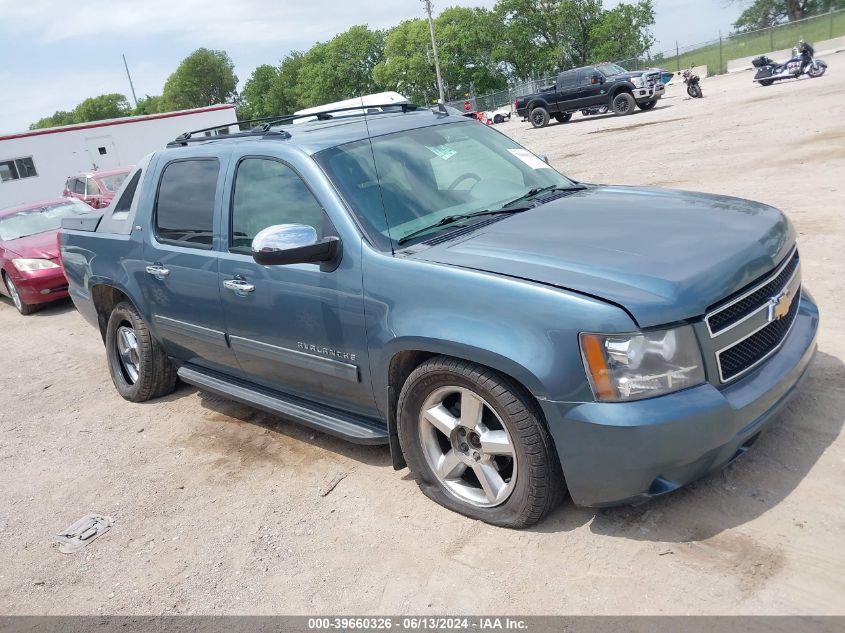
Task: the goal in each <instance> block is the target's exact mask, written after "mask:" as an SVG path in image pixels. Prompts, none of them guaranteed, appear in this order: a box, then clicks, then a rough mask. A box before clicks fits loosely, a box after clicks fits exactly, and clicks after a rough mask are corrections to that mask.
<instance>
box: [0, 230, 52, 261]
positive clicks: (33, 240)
mask: <svg viewBox="0 0 845 633" xmlns="http://www.w3.org/2000/svg"><path fill="white" fill-rule="evenodd" d="M57 233H58V230H56V231H45V232H44V233H36V234H35V235H27V236H26V237H19V238H18V239H16V240H7V241H6V242H4V243H3V245H4V246H5V247H6V249H7V250H9V251H11V252H13V253H14V254H15V255H17V256H18V257H22V258H33V259H56V258H57V257H58V256H59V247H58V244H57V243H56V234H57Z"/></svg>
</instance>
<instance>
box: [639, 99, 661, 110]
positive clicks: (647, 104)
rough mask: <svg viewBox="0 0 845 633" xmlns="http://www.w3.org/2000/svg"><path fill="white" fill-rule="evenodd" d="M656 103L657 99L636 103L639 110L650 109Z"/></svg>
mask: <svg viewBox="0 0 845 633" xmlns="http://www.w3.org/2000/svg"><path fill="white" fill-rule="evenodd" d="M656 105H657V99H652V100H651V101H646V102H644V103H638V104H637V106H639V108H640V110H651V109H652V108H653V107H654V106H656Z"/></svg>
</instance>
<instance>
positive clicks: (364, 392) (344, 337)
mask: <svg viewBox="0 0 845 633" xmlns="http://www.w3.org/2000/svg"><path fill="white" fill-rule="evenodd" d="M232 187H233V191H232V192H230V195H228V196H227V200H230V201H231V204H230V207H229V219H228V222H227V224H226V225H227V226H228V249H227V252H224V253H221V256H220V268H219V284H220V286H219V291H220V297H221V302H222V305H223V314H224V318H225V321H226V329H227V332H228V335H229V343H230V345H231V347H232V350H233V351H234V353H235V356H236V358H237V360H238V363H239V364H240V366H241V369H242V371H243V374H244V377H245V378H247V379H248V380H249V381H251V382H254V383H256V384H259V385H261V386H264V387H266V388H269V389H272V390H275V391H279V392H282V393H286V394H290V395H294V396H300V397H302V398H306V399H308V400H313V401H317V402H320V403H322V404H326V405H329V406H333V407H337V408H343V409H344V410H347V411H350V412H353V413H357V414H360V415H369V416H372V415H375V414H376V407H375V401H374V398H373V391H372V387H371V383H370V375H369V356H368V352H367V340H366V330H365V326H364V301H363V288H362V280H361V267H360V266H361V265H360V260H359V258H358V257H356V256H355V252H354V248H355V245H354V244H344V249H345V250H346V251H347V252H346V256H344V257H343V258H342V259H341V262H340V265H339V266H338V267H337V269H335V270H326V269H324V267H321V265H320V264H288V265H283V266H262V265H260V264H258V263H256V262H255V260H254V259H253V258H252V255H251V248H250V247H251V244H252V239H253V238H254V237H255V235H256V234H257V233H258V232H259V231H261V230H262V229H265V228H267V227H269V226H273V225H279V224H304V225H308V226H312V227H314V229H315V230H316V231H317V236H318V238H322V237H324V236H327V235H332V234H334V227H333V225H332V223H331V222H330V221H329V218H328V216H327V214H326V212H325V210H324V209H323V206H322V205H321V204H320V202H319V200H317V198H316V197H315V196H314V194H313V193H312V192H311V190H310V189H309V188H308V186H307V185H306V183H305V181H304V180H303V179H302V178H301V177H300V175H299V174H298V173H297V172H296V171H295V170H294V169H293V168H292V167H291V166H290V165H289V164H287V163H285V162H283V161H281V160H279V159H277V158H273V157H262V156H247V157H244V158H242V159H241V160H240V161H239V162H238V164H237V166H236V168H235V175H234V180H233V184H232ZM226 225H224V226H226ZM358 249H359V250H360V245H358Z"/></svg>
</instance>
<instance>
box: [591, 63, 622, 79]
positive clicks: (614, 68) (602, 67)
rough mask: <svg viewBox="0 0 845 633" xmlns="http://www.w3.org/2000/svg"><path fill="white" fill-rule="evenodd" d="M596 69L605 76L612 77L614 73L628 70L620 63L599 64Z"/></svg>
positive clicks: (617, 73)
mask: <svg viewBox="0 0 845 633" xmlns="http://www.w3.org/2000/svg"><path fill="white" fill-rule="evenodd" d="M596 70H598V71H599V72H600V73H601V74H602V75H604V76H605V77H612V76H613V75H619V74H621V73H626V72H628V71H627V70H625V69H624V68H622V66H619V65H618V64H599V65H598V66H596Z"/></svg>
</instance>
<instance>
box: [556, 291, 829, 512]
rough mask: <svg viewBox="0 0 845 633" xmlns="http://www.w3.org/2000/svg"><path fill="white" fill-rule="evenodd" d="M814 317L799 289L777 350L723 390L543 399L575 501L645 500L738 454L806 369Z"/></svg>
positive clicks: (812, 349)
mask: <svg viewBox="0 0 845 633" xmlns="http://www.w3.org/2000/svg"><path fill="white" fill-rule="evenodd" d="M818 323H819V312H818V308H817V307H816V305H815V303H813V301H812V299H811V298H810V297H809V293H806V292H805V293H804V295H803V296H802V299H801V304H800V306H799V308H798V316H797V317H796V320H795V324H794V325H793V327H792V330H791V331H790V333H789V335H788V336H787V338H786V340H785V341H784V343H783V346H782V347H781V348H780V350H778V352H776V353H775V354H774V355H773V356H772V357H771V358H770V359H768V360H767V361H766V362H765V363H763V364H762V365H761V366H760V367H759V368H758V369H756V370H754V371H753V372H751V373H750V374H748V376H746V377H744V378H742V379H741V380H738V381H736V382H735V383H732V384H731V385H730V386H728V387H725V388H723V389H717V388H716V387H714V386H713V385H711V384H704V385H700V386H698V387H693V388H691V389H687V390H685V391H681V392H678V393H674V394H670V395H667V396H661V397H658V398H652V399H649V400H640V401H637V402H625V403H595V402H592V403H564V402H553V401H548V400H546V401H541V403H540V404H541V406H542V408H543V411H544V413H545V415H546V420H547V421H548V424H549V429H550V431H551V433H552V437H553V438H554V441H555V445H556V446H557V450H558V455H559V457H560V463H561V466H562V467H563V473H564V477H565V478H566V483H567V486H568V488H569V492H570V495H571V496H572V499H573V501H574V502H575V503H576V504H578V505H584V506H594V507H600V506H611V505H621V504H628V503H638V502H642V501H646V500H648V499H650V498H652V497H655V496H658V495H661V494H664V493H666V492H671V491H672V490H675V489H677V488H679V487H680V486H683V485H684V484H687V483H689V482H691V481H693V480H695V479H698V478H699V477H702V476H703V475H706V474H707V473H710V472H712V471H714V470H718V469H720V468H722V467H724V466H726V465H727V464H728V463H730V462H731V461H733V460H734V459H735V458H736V457H739V456H740V455H742V454H743V453H744V452H745V451H746V450H747V449H748V448H749V447H750V446H751V444H753V443H754V442H755V441H756V439H757V437H758V435H759V434H760V431H761V430H762V429H763V428H764V427H765V426H766V424H767V423H768V422H769V421H770V420H771V419H772V417H773V416H774V415H775V413H776V412H777V411H778V410H779V409H780V407H781V406H783V405H784V403H785V402H786V401H787V400H788V399H789V397H790V396H791V395H792V394H793V393H794V392H795V389H796V387H797V386H798V384H799V383H800V382H801V379H802V378H803V377H804V376H805V374H806V372H807V368H808V366H809V364H810V361H811V360H812V358H813V355H814V354H815V351H816V333H817V331H818Z"/></svg>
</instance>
